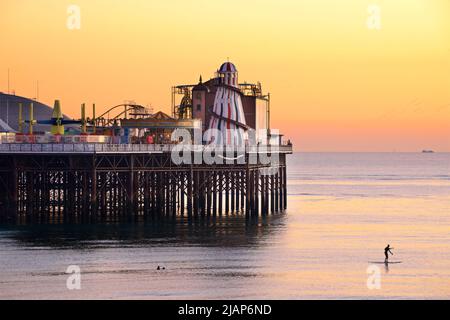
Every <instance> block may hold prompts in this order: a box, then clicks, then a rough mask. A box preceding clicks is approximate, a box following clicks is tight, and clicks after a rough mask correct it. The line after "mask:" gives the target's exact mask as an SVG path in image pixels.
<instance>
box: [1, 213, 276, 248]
mask: <svg viewBox="0 0 450 320" xmlns="http://www.w3.org/2000/svg"><path fill="white" fill-rule="evenodd" d="M283 216H284V215H283V214H279V215H274V216H268V217H259V218H252V219H246V218H245V216H243V215H235V216H222V217H210V218H199V219H195V220H188V219H187V218H186V219H185V218H182V217H177V218H176V219H164V220H160V221H145V222H144V221H142V222H130V223H119V222H117V223H115V222H112V223H99V224H41V225H33V226H32V227H30V226H27V225H25V226H13V225H10V226H4V227H1V228H0V232H1V233H3V234H7V235H8V238H9V239H10V240H14V241H16V242H17V244H18V245H20V246H27V247H30V248H33V247H43V248H47V247H48V248H53V249H74V248H77V249H83V248H85V249H94V248H105V247H114V246H120V247H124V246H133V247H134V246H158V245H161V244H163V245H164V246H220V247H235V246H250V247H251V246H257V245H258V243H259V241H260V239H265V240H267V239H268V238H267V237H270V234H271V233H272V232H275V231H277V230H278V231H279V230H282V229H283V228H284V221H285V220H284V219H283Z"/></svg>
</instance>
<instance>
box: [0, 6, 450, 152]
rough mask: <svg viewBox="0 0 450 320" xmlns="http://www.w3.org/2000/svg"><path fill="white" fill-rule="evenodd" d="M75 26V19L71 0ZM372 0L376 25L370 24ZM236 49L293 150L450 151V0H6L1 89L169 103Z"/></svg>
mask: <svg viewBox="0 0 450 320" xmlns="http://www.w3.org/2000/svg"><path fill="white" fill-rule="evenodd" d="M71 4H74V5H78V6H79V8H80V9H81V25H80V26H81V28H80V29H79V30H78V29H75V30H70V29H69V28H67V20H68V18H69V15H70V14H68V13H67V8H68V6H69V5H71ZM370 5H377V6H379V8H380V9H381V15H380V22H381V29H371V28H369V26H368V24H367V22H368V19H369V16H370V15H371V14H370V13H369V11H368V8H369V6H370ZM227 57H229V59H230V61H232V62H234V63H235V64H236V66H237V68H238V70H239V76H240V81H241V82H243V81H247V82H256V81H261V82H262V84H263V89H264V90H265V91H269V92H270V93H271V95H272V127H273V128H279V129H280V130H281V131H282V132H283V133H285V135H286V137H287V138H290V139H291V140H292V141H293V142H294V144H295V148H296V150H298V151H394V150H395V151H421V150H422V149H433V150H436V151H448V152H450V0H340V1H336V0H277V1H275V0H272V1H269V0H250V1H239V0H214V1H211V0H160V1H156V0H154V1H150V0H140V1H138V0H126V1H125V0H72V1H65V0H61V1H57V0H39V1H36V0H1V1H0V91H3V92H7V90H8V89H7V70H8V68H9V69H10V88H11V91H13V90H14V91H15V93H16V94H17V95H22V96H26V97H30V98H34V97H36V82H37V81H38V80H39V86H40V94H39V98H40V100H41V101H42V102H44V103H47V104H50V105H53V100H54V99H60V100H61V103H62V108H63V111H64V112H65V113H66V114H68V115H70V116H73V117H79V115H80V110H79V109H80V104H81V103H82V102H86V103H88V104H91V103H93V102H95V103H96V104H97V106H98V109H99V111H98V112H100V111H101V110H106V109H107V107H108V106H113V105H116V104H119V103H122V102H124V101H125V100H134V101H136V102H137V103H140V104H144V105H146V104H151V105H152V106H153V108H154V109H155V110H162V111H165V112H167V113H169V112H170V102H171V97H170V87H171V86H172V85H175V84H184V83H196V82H197V81H198V78H199V75H200V74H201V75H202V76H203V78H204V79H208V78H210V77H212V76H213V74H214V71H215V70H216V69H217V68H218V67H219V66H220V64H221V63H222V62H224V61H226V60H227Z"/></svg>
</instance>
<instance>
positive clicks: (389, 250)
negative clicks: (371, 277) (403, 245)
mask: <svg viewBox="0 0 450 320" xmlns="http://www.w3.org/2000/svg"><path fill="white" fill-rule="evenodd" d="M391 249H394V248H391V247H390V245H389V244H388V245H387V247H386V248H384V256H385V259H384V262H385V263H387V262H388V260H389V256H388V252H389V253H390V254H392V255H394V254H393V253H392V251H391Z"/></svg>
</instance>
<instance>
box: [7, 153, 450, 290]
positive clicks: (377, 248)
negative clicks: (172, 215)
mask: <svg viewBox="0 0 450 320" xmlns="http://www.w3.org/2000/svg"><path fill="white" fill-rule="evenodd" d="M288 174H289V189H288V192H289V198H288V206H289V209H288V212H287V213H286V214H283V215H277V216H273V217H270V218H267V219H264V220H263V219H260V220H258V221H250V222H246V221H245V219H243V218H241V217H225V218H222V219H219V218H217V219H215V220H213V219H211V220H204V221H199V222H194V223H192V224H189V223H187V222H182V221H178V222H177V223H164V224H161V223H160V224H158V225H155V224H151V223H148V224H109V225H108V224H104V225H84V226H82V225H47V226H43V225H40V226H0V298H1V299H9V298H11V299H21V298H31V299H48V298H50V299H65V298H69V299H80V298H87V299H256V298H261V299H285V298H286V299H311V298H312V299H316V298H318V299H329V298H331V299H340V298H342V299H352V298H362V299H371V298H375V299H386V298H403V299H411V298H412V299H418V298H439V299H449V298H450V154H439V153H435V154H413V153H411V154H404V153H391V154H389V153H386V154H361V153H355V154H350V153H345V154H333V153H323V154H319V153H312V154H294V155H292V156H290V158H289V170H288ZM387 243H389V244H390V245H391V246H392V247H393V248H394V250H393V252H394V256H392V257H391V259H394V260H396V261H402V263H400V264H392V265H390V266H389V267H388V268H387V267H385V266H384V265H383V264H379V265H377V266H378V268H379V269H375V272H376V273H377V272H378V271H379V276H380V287H379V289H369V288H368V286H367V280H368V277H369V274H368V267H370V266H371V264H370V263H369V261H383V260H384V254H383V249H384V247H385V246H386V244H387ZM69 265H77V266H79V267H80V269H81V290H68V289H67V288H66V280H67V277H68V275H67V274H65V271H66V269H67V267H68V266H69ZM158 265H160V266H165V268H166V270H160V271H157V270H156V267H157V266H158ZM369 271H370V272H372V271H373V269H369Z"/></svg>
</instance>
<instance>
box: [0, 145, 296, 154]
mask: <svg viewBox="0 0 450 320" xmlns="http://www.w3.org/2000/svg"><path fill="white" fill-rule="evenodd" d="M180 148H182V149H183V150H185V151H192V152H205V151H210V152H211V151H215V152H218V151H219V152H227V151H228V152H230V151H231V152H232V151H239V152H243V151H245V152H246V153H255V152H258V153H262V152H265V153H292V145H257V146H256V145H255V146H245V147H244V146H242V147H239V146H238V147H229V146H228V147H222V146H214V147H212V146H205V145H177V144H95V143H61V144H56V143H37V144H32V143H7V144H0V153H21V154H23V153H163V152H172V151H177V150H178V151H180Z"/></svg>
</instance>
